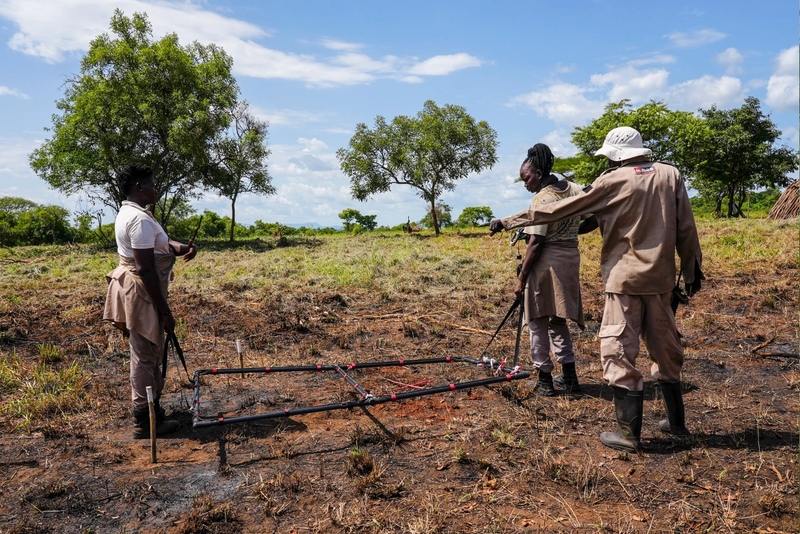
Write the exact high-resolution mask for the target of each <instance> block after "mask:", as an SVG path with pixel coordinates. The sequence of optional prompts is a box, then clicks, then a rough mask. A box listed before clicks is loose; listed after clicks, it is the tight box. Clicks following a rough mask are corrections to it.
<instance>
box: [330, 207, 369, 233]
mask: <svg viewBox="0 0 800 534" xmlns="http://www.w3.org/2000/svg"><path fill="white" fill-rule="evenodd" d="M339 218H340V219H341V220H342V221H343V222H344V231H345V232H348V233H349V232H352V231H353V229H354V227H355V225H359V226H361V227H362V228H363V229H364V230H366V231H367V232H371V231H373V230H374V229H375V228H376V227H377V226H378V223H377V222H376V221H375V219H377V218H378V216H377V215H362V214H361V212H360V211H358V210H354V209H353V208H347V209H346V210H344V211H343V212H342V213H340V214H339Z"/></svg>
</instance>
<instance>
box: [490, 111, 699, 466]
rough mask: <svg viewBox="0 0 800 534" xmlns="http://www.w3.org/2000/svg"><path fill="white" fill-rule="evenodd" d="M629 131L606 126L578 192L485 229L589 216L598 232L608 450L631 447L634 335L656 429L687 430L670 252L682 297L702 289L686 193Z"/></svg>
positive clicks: (635, 405)
mask: <svg viewBox="0 0 800 534" xmlns="http://www.w3.org/2000/svg"><path fill="white" fill-rule="evenodd" d="M651 154H652V152H651V150H650V149H648V148H645V147H644V145H643V143H642V136H641V134H639V132H638V131H636V130H635V129H633V128H630V127H627V126H623V127H620V128H614V129H613V130H611V131H610V132H608V135H607V136H606V139H605V141H604V143H603V146H602V148H600V150H598V151H597V152H596V153H595V155H597V156H605V157H606V158H608V160H609V161H610V164H611V165H612V168H610V169H609V170H607V171H606V172H604V173H603V174H602V175H600V176H599V177H598V178H597V180H595V182H594V183H593V184H592V185H591V186H590V187H588V188H586V190H585V192H584V194H583V195H580V196H575V197H570V198H567V199H564V200H560V201H558V202H554V203H551V204H547V205H544V206H541V207H538V208H536V209H530V210H525V211H521V212H519V213H517V214H516V215H512V216H510V217H505V218H503V219H495V220H494V221H492V222H491V224H490V229H491V230H492V232H499V231H500V230H502V229H512V228H518V227H521V226H530V225H538V224H547V223H551V222H554V221H558V220H560V219H563V218H566V217H575V216H579V215H587V214H594V216H595V218H596V221H597V224H598V226H599V227H600V232H601V233H602V235H603V247H602V252H601V256H600V262H601V265H600V266H601V271H602V274H603V281H604V283H605V293H606V304H605V311H604V313H603V321H602V324H601V326H600V331H599V337H600V356H601V361H602V365H603V378H604V379H605V380H606V381H608V383H609V385H610V386H611V387H612V389H613V390H614V406H615V412H616V418H617V430H616V431H615V432H603V433H602V434H601V435H600V441H601V442H602V443H603V444H604V445H606V446H608V447H611V448H613V449H617V450H622V451H627V452H639V451H640V450H641V441H640V439H641V430H642V411H643V403H642V401H643V396H642V390H643V389H644V380H643V377H642V374H641V373H640V372H639V371H638V370H637V369H636V356H637V355H638V354H639V336H641V337H642V339H643V340H644V342H645V345H646V346H647V349H648V352H649V355H650V359H651V360H653V365H652V367H651V374H652V376H653V378H654V379H655V380H656V382H657V383H658V384H659V387H660V389H661V391H662V394H663V397H664V404H665V407H666V411H667V419H666V420H664V421H661V422H660V423H659V429H660V430H662V431H664V432H668V433H671V434H673V435H677V436H689V435H690V433H689V431H688V430H687V428H686V424H685V415H684V405H683V397H682V393H681V383H680V372H681V367H682V365H683V347H682V346H681V343H680V339H679V336H678V329H677V326H676V324H675V316H674V314H673V312H672V308H671V307H670V298H671V295H672V290H673V288H674V286H675V251H676V250H677V252H678V256H679V257H680V266H681V273H682V275H683V278H684V281H685V282H686V292H687V293H688V294H689V296H692V295H694V294H695V293H696V292H697V291H699V290H700V286H701V282H700V281H701V280H703V279H704V276H703V273H702V259H703V256H702V252H701V251H700V242H699V239H698V236H697V228H696V226H695V222H694V215H693V214H692V208H691V205H690V204H689V195H688V194H687V192H686V187H685V185H684V183H683V179H682V178H681V176H680V173H679V172H678V170H677V169H676V168H675V167H673V166H671V165H667V164H664V163H654V162H653V161H651V160H650V156H651Z"/></svg>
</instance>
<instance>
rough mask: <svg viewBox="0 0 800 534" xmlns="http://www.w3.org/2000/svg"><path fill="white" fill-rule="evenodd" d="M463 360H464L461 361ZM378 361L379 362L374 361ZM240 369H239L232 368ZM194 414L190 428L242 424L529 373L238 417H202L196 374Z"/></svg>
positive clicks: (410, 395) (526, 374)
mask: <svg viewBox="0 0 800 534" xmlns="http://www.w3.org/2000/svg"><path fill="white" fill-rule="evenodd" d="M465 361H466V360H465ZM375 363H381V362H375ZM236 371H237V372H240V370H238V369H237V370H236ZM195 377H196V379H195V401H196V402H195V407H196V411H195V416H194V421H193V424H192V426H193V427H194V428H203V427H207V426H218V425H223V424H228V423H242V422H245V421H258V420H260V419H274V418H277V417H291V416H293V415H304V414H309V413H316V412H326V411H331V410H345V409H350V408H358V407H359V406H374V405H376V404H384V403H387V402H397V401H400V400H403V399H411V398H414V397H423V396H425V395H434V394H436V393H446V392H447V391H458V390H461V389H469V388H474V387H478V386H483V385H488V384H496V383H498V382H508V381H511V380H522V379H524V378H528V377H530V374H529V373H527V372H525V371H520V372H517V373H509V374H506V375H504V376H498V377H492V378H484V379H482V380H473V381H471V382H461V383H454V384H449V385H447V386H441V387H436V388H429V389H424V390H420V391H412V392H409V393H398V394H393V395H382V396H380V397H368V398H362V399H361V400H358V401H346V402H341V403H337V404H321V405H319V406H306V407H303V408H294V409H286V410H283V411H281V412H271V413H263V414H255V415H244V416H239V417H228V418H226V417H217V418H215V419H203V418H202V417H200V415H199V400H198V396H199V387H200V385H199V384H200V380H199V375H198V374H195Z"/></svg>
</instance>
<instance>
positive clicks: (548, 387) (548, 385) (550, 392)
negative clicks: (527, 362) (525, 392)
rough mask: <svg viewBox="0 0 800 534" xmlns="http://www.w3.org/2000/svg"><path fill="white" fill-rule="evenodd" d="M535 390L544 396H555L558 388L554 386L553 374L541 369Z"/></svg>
mask: <svg viewBox="0 0 800 534" xmlns="http://www.w3.org/2000/svg"><path fill="white" fill-rule="evenodd" d="M533 390H534V391H536V392H538V393H539V395H541V396H543V397H555V396H556V390H555V388H554V387H553V375H552V374H550V373H545V372H544V371H541V370H540V371H539V380H537V381H536V385H535V386H534V387H533Z"/></svg>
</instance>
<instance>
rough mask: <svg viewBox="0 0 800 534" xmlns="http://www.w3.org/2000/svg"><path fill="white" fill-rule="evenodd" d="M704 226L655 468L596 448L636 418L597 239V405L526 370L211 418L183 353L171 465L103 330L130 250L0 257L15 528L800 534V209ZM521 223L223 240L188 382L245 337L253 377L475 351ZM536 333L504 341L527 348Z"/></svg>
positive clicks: (4, 506) (187, 346)
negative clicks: (113, 283)
mask: <svg viewBox="0 0 800 534" xmlns="http://www.w3.org/2000/svg"><path fill="white" fill-rule="evenodd" d="M698 224H699V230H700V234H701V244H702V246H703V251H704V257H705V259H704V268H705V272H706V276H707V278H708V281H707V282H705V284H704V286H703V291H702V292H701V293H699V294H698V295H697V296H696V297H695V298H693V299H692V301H691V303H690V304H689V305H688V306H685V307H681V308H680V309H679V311H678V315H677V319H678V325H679V329H680V331H681V333H682V334H683V335H684V338H683V340H684V346H685V351H686V363H685V365H684V380H683V382H684V390H685V391H684V398H685V401H686V406H687V425H688V426H689V428H690V429H691V430H692V431H693V432H694V433H695V440H694V441H693V442H691V443H685V442H678V441H674V440H673V439H671V438H670V437H669V436H665V435H663V434H661V435H660V434H659V433H658V431H657V429H656V425H657V422H658V420H659V419H660V418H662V417H663V416H664V410H663V406H662V404H661V401H660V400H659V399H657V398H656V396H657V393H656V392H655V391H654V389H653V387H652V383H651V382H650V381H649V380H648V379H647V377H649V374H648V370H649V362H648V358H647V354H646V351H645V350H644V349H643V352H642V354H641V355H640V359H639V368H640V369H642V370H643V372H644V373H645V377H646V385H645V421H644V427H643V432H642V434H643V441H644V443H645V446H646V451H645V453H644V454H643V455H640V456H635V455H627V454H621V453H618V452H615V451H612V450H610V449H606V448H604V447H603V446H602V445H600V443H599V440H598V435H599V433H600V432H601V431H605V430H612V429H613V427H614V414H613V403H612V402H611V400H610V399H611V390H610V388H608V387H607V386H605V385H604V382H603V381H602V378H601V368H600V362H599V341H598V340H597V339H596V333H597V329H598V326H599V321H600V320H601V316H602V310H603V288H602V282H601V280H600V269H599V263H598V260H599V254H600V238H599V236H598V235H590V236H585V237H582V238H581V239H582V241H581V252H582V258H583V260H582V267H581V281H582V288H583V300H584V304H585V310H586V318H587V329H586V330H585V331H583V332H580V331H578V330H574V331H573V332H574V341H575V345H576V351H577V354H578V374H579V376H580V379H581V383H582V384H583V385H584V393H583V394H582V395H580V396H566V395H561V396H558V397H555V398H542V397H538V396H536V395H534V394H533V392H532V390H531V389H532V388H531V384H529V383H527V382H526V381H520V382H514V383H510V384H506V385H503V386H489V387H482V388H477V389H473V390H469V391H459V392H455V393H446V394H442V395H437V396H429V397H423V398H420V399H417V400H407V401H403V402H401V403H396V404H385V405H380V406H375V407H370V408H368V409H363V410H362V409H355V410H351V411H336V412H326V413H318V414H313V415H308V416H302V417H293V418H287V419H277V420H269V421H259V422H254V423H250V424H239V425H229V426H221V427H214V428H208V429H198V430H193V429H192V428H191V416H190V414H189V411H188V407H189V400H190V398H191V395H192V392H191V390H190V389H187V388H186V387H185V384H186V382H187V380H186V377H185V376H183V375H182V372H179V371H178V370H177V369H178V368H177V367H176V366H175V365H174V362H173V361H170V366H171V370H170V376H169V377H168V381H167V386H166V390H165V399H164V403H165V405H166V407H167V408H168V411H170V410H171V411H173V412H174V413H175V415H176V417H177V418H178V419H179V420H180V421H181V422H182V424H183V428H182V429H181V431H180V432H179V433H178V434H177V435H176V437H175V438H172V439H164V440H160V441H159V459H160V461H159V463H158V464H155V465H153V464H150V454H149V444H148V443H146V442H143V441H134V440H133V439H131V437H130V433H131V432H130V431H131V424H132V419H131V417H130V401H129V400H128V399H129V395H130V390H129V386H128V379H127V362H128V360H127V358H128V354H127V345H126V342H125V340H123V339H122V337H121V336H120V335H119V334H118V333H117V332H115V331H114V330H113V328H111V327H109V326H108V325H105V324H103V323H102V321H101V317H102V308H103V303H104V298H105V287H106V284H105V279H104V275H105V274H106V273H107V272H109V271H110V270H111V269H113V268H114V267H115V266H116V263H117V260H116V256H115V254H113V253H112V252H110V251H104V250H99V249H93V248H91V247H75V246H72V247H71V246H64V247H36V248H17V249H3V250H0V429H1V431H2V434H0V450H1V451H2V460H0V464H2V465H3V467H4V469H3V470H2V471H0V532H2V533H6V532H19V533H21V532H179V533H200V532H301V531H313V532H374V533H379V532H387V533H388V532H517V531H519V532H535V531H541V532H554V531H565V532H569V531H581V532H665V531H666V532H673V531H674V532H717V531H719V532H763V533H768V532H772V533H774V532H796V531H797V524H798V468H797V461H798V410H799V404H800V403H799V402H798V384H799V383H800V373H799V368H798V363H799V362H798V305H797V302H798V222H797V220H792V221H782V222H775V221H766V220H730V221H720V220H701V221H699V222H698ZM507 237H508V236H507V235H503V236H495V237H489V236H488V234H487V233H481V232H469V233H461V234H446V235H443V236H442V237H439V238H435V237H433V236H432V235H425V234H422V235H420V234H414V235H410V236H408V235H403V234H385V235H379V234H364V235H360V236H356V237H345V236H333V237H324V238H289V239H288V240H286V239H285V238H284V240H283V241H282V242H278V241H276V240H266V241H252V242H246V243H238V244H237V246H236V247H234V248H231V247H228V246H227V245H225V244H223V243H205V244H204V243H201V246H203V249H202V250H201V253H200V254H199V255H198V257H197V259H196V260H195V261H193V262H191V263H188V264H184V263H183V262H181V261H179V262H178V263H179V264H178V265H177V266H176V269H175V271H176V279H175V281H174V283H173V285H172V287H171V302H172V308H173V310H174V312H175V315H176V316H177V317H178V318H179V324H178V328H177V333H178V336H179V338H180V340H181V342H182V345H183V348H184V351H185V352H186V355H187V360H188V363H189V368H190V371H191V370H193V369H201V368H209V367H238V366H239V364H238V356H237V352H236V340H237V339H239V340H242V342H243V345H244V346H245V354H244V358H245V365H246V366H275V365H287V364H288V365H292V364H317V363H345V362H363V361H382V360H394V359H411V358H417V357H420V358H421V357H439V356H455V355H461V356H477V355H478V354H479V353H480V352H481V350H482V349H483V347H484V346H485V344H486V343H487V341H488V340H489V336H488V335H487V334H486V332H492V331H494V329H495V328H496V326H497V325H498V324H499V322H500V320H501V319H502V317H503V315H504V314H505V312H506V310H507V309H508V307H509V306H510V304H511V302H512V301H513V295H512V293H511V290H512V287H513V276H514V270H515V264H516V261H515V259H514V255H515V253H516V250H514V251H512V250H511V249H510V248H509V247H508V241H507ZM279 245H280V246H279ZM522 252H523V253H524V250H522ZM514 334H515V331H514V328H513V325H510V326H508V327H507V328H506V329H504V330H503V331H502V334H501V336H499V339H498V340H496V341H495V343H494V344H493V345H492V346H491V347H490V349H489V350H488V352H487V354H488V355H489V356H492V357H494V358H498V359H504V358H508V357H510V356H511V355H513V350H514ZM524 346H525V347H527V341H525V342H524ZM522 363H523V366H526V365H527V364H528V361H527V359H526V358H523V362H522ZM354 376H356V378H357V379H358V381H359V382H360V383H362V384H363V385H364V386H365V387H366V388H367V389H368V390H370V391H372V392H373V393H376V394H378V393H380V394H388V393H392V392H395V391H399V390H401V388H402V384H416V383H420V382H422V383H424V384H425V385H430V386H432V385H446V384H448V383H450V382H453V381H463V380H472V379H478V378H483V377H484V376H485V375H484V374H483V371H482V370H480V369H477V368H472V367H469V366H467V365H465V364H452V365H433V366H426V367H425V368H408V367H404V368H387V369H378V370H363V371H355V372H354ZM203 380H204V381H203V404H202V409H203V412H204V413H205V414H207V415H216V414H223V415H225V416H233V415H245V414H253V413H263V412H267V411H276V410H283V409H286V408H293V407H298V406H303V405H307V404H319V403H326V402H340V401H342V400H349V399H354V398H355V397H354V396H353V393H351V391H352V388H351V387H350V386H348V385H347V384H346V383H345V382H343V381H342V380H337V379H336V378H335V377H331V376H323V375H321V374H308V375H297V376H288V375H282V376H280V375H269V376H248V377H246V378H242V377H240V376H239V375H232V376H227V377H207V378H204V379H203ZM398 382H399V383H400V384H397V383H398ZM403 391H408V388H406V389H403Z"/></svg>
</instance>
